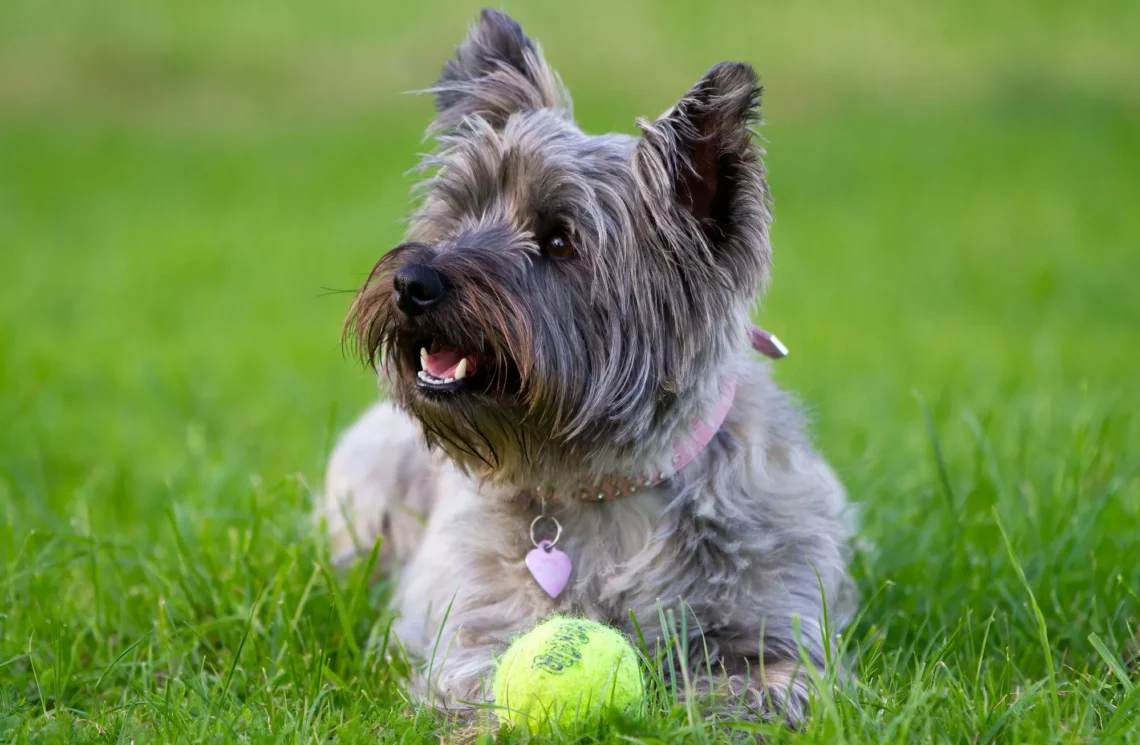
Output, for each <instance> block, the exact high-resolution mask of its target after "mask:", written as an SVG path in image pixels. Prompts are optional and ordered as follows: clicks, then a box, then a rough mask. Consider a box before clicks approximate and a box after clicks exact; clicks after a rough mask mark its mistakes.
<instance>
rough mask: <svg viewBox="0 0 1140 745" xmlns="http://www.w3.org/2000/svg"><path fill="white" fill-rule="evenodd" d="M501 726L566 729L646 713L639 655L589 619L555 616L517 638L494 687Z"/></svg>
mask: <svg viewBox="0 0 1140 745" xmlns="http://www.w3.org/2000/svg"><path fill="white" fill-rule="evenodd" d="M493 689H494V693H495V706H496V711H497V713H498V716H499V721H500V722H509V723H511V724H513V725H518V724H521V723H522V722H523V721H524V720H525V721H526V722H527V724H528V725H529V726H530V728H531V729H532V730H536V729H538V728H540V727H541V726H542V725H543V724H546V723H549V722H554V721H557V722H558V723H559V725H560V726H561V727H563V728H567V727H570V726H571V725H573V724H575V723H581V722H590V721H596V720H598V719H601V718H605V717H607V716H609V715H612V714H614V713H618V712H624V713H636V712H637V711H639V710H640V709H641V705H642V699H643V698H644V695H645V688H644V685H643V682H642V680H641V667H640V665H639V664H638V660H637V654H636V653H635V652H634V651H633V648H632V647H630V646H629V642H627V641H626V640H625V637H624V636H622V635H621V633H620V632H618V631H616V630H614V629H612V628H610V627H609V626H603V625H602V624H600V623H595V622H594V621H588V620H586V619H584V618H571V617H568V616H552V617H550V618H548V619H547V620H545V621H543V622H542V623H540V624H538V625H537V626H535V627H534V628H533V629H531V630H530V631H528V632H527V633H525V634H523V635H522V636H520V637H518V638H517V639H515V640H514V642H513V643H512V644H511V646H510V648H509V649H507V652H506V654H504V655H503V656H502V657H501V658H500V659H499V661H498V667H497V668H496V669H495V679H494V685H493Z"/></svg>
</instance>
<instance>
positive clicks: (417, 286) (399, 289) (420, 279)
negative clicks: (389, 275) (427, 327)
mask: <svg viewBox="0 0 1140 745" xmlns="http://www.w3.org/2000/svg"><path fill="white" fill-rule="evenodd" d="M392 283H393V284H394V285H395V287H396V307H397V308H399V309H400V310H402V311H403V312H404V314H405V315H409V316H418V315H419V314H420V313H423V312H424V311H425V310H427V309H428V308H430V307H431V306H433V305H435V304H436V303H438V302H439V300H440V298H442V297H443V280H442V279H440V276H439V274H438V273H437V272H436V271H435V270H434V269H432V268H431V267H429V266H425V265H424V264H408V265H407V266H405V267H403V268H402V269H400V270H399V271H398V272H396V276H395V277H393V279H392Z"/></svg>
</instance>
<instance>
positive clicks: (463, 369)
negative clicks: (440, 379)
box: [455, 357, 467, 380]
mask: <svg viewBox="0 0 1140 745" xmlns="http://www.w3.org/2000/svg"><path fill="white" fill-rule="evenodd" d="M466 377H467V358H466V357H464V358H463V359H461V360H459V364H458V365H457V366H456V368H455V379H456V380H463V379H464V378H466Z"/></svg>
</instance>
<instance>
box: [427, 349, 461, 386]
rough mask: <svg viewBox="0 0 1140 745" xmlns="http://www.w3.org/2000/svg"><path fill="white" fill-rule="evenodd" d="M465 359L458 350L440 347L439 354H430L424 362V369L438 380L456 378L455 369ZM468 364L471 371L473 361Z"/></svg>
mask: <svg viewBox="0 0 1140 745" xmlns="http://www.w3.org/2000/svg"><path fill="white" fill-rule="evenodd" d="M463 357H464V355H463V353H462V352H460V351H459V350H458V349H454V348H452V347H440V349H439V351H438V352H432V353H430V354H428V356H427V359H426V360H425V361H424V369H425V370H427V371H428V372H429V373H431V374H432V375H434V376H435V377H437V378H453V377H455V368H457V367H459V362H460V360H462V359H463ZM467 364H468V369H469V370H470V369H471V368H470V365H471V361H470V360H468V362H467Z"/></svg>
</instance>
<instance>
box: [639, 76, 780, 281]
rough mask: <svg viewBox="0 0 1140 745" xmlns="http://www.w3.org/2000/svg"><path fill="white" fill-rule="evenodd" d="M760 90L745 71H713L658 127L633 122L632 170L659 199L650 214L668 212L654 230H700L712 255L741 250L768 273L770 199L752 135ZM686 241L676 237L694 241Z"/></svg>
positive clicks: (650, 206)
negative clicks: (637, 134)
mask: <svg viewBox="0 0 1140 745" xmlns="http://www.w3.org/2000/svg"><path fill="white" fill-rule="evenodd" d="M760 91H761V88H760V85H759V79H758V78H757V76H756V73H755V71H754V70H753V69H752V68H751V67H750V66H749V65H746V64H743V63H739V62H725V63H722V64H719V65H717V66H716V67H713V68H712V69H711V70H709V71H708V72H707V73H705V76H704V77H703V78H701V79H700V80H699V81H697V83H696V85H694V86H693V87H692V88H691V89H689V92H688V93H686V94H685V96H684V98H682V99H681V100H680V101H678V102H677V104H676V105H675V106H673V108H671V109H669V110H668V111H667V112H665V113H664V114H663V115H662V116H661V118H659V119H658V120H657V121H656V122H653V123H649V122H646V121H644V120H642V121H639V122H638V126H639V127H640V128H641V130H642V133H643V134H642V139H641V142H640V143H638V147H637V151H636V153H635V170H636V172H637V175H638V178H639V179H640V180H641V181H642V184H643V187H644V190H645V192H646V193H648V194H650V195H652V196H654V197H656V199H650V200H647V201H648V205H649V208H650V209H651V210H653V211H656V210H659V209H670V210H671V211H672V213H673V214H672V215H668V216H666V215H662V216H660V217H659V218H658V219H657V220H655V222H656V223H657V224H658V225H660V226H674V225H681V226H684V227H683V228H682V231H683V232H685V233H688V232H689V231H691V230H696V231H699V232H700V233H701V234H703V237H704V238H705V241H704V242H703V243H704V244H705V245H707V246H708V247H709V248H710V249H711V250H712V251H713V253H714V254H715V255H716V257H719V258H726V257H729V256H731V255H732V254H737V255H739V254H740V253H741V252H745V253H747V254H750V257H749V258H751V259H753V260H756V259H758V260H759V261H760V265H761V267H762V268H766V267H767V264H768V261H769V259H770V248H769V244H768V224H769V222H770V221H771V213H770V205H769V203H770V198H769V194H768V185H767V182H766V181H765V179H764V164H763V161H762V160H761V155H762V151H761V150H760V148H759V147H758V146H757V145H756V143H755V141H754V140H753V133H752V129H751V127H752V125H753V124H755V123H756V122H757V121H758V120H759V118H760V111H759V108H760ZM670 217H671V218H672V219H668V218H670ZM689 237H691V235H690V236H685V235H681V236H677V239H678V241H679V242H682V243H691V241H689V240H687V238H689Z"/></svg>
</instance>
